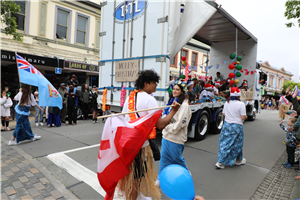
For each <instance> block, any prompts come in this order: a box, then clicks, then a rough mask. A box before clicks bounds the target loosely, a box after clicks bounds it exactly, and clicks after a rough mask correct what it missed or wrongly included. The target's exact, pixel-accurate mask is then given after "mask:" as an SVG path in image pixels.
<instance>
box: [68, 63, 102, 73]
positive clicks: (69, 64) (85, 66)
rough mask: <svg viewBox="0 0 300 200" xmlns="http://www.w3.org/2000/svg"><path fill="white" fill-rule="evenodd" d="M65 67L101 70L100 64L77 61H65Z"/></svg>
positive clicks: (93, 70) (92, 70)
mask: <svg viewBox="0 0 300 200" xmlns="http://www.w3.org/2000/svg"><path fill="white" fill-rule="evenodd" d="M64 68H66V69H78V70H80V71H89V72H99V66H98V65H91V64H86V63H77V62H71V61H65V62H64Z"/></svg>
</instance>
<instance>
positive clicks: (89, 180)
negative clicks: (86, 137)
mask: <svg viewBox="0 0 300 200" xmlns="http://www.w3.org/2000/svg"><path fill="white" fill-rule="evenodd" d="M97 146H100V144H97V145H92V146H88V147H81V148H76V149H71V150H67V151H62V152H58V153H54V154H49V155H48V156H47V157H46V158H48V159H49V160H50V161H52V162H53V163H54V164H56V165H57V166H58V167H60V168H62V169H64V170H65V171H67V172H68V173H69V174H70V175H72V176H73V177H75V178H76V179H78V180H79V181H83V182H85V183H86V184H88V185H89V186H91V187H92V188H93V189H94V190H95V191H96V192H98V193H99V194H100V195H101V196H103V197H105V195H106V192H105V191H104V190H103V188H102V187H101V185H100V184H99V181H98V177H97V173H95V172H93V171H91V170H89V169H88V168H86V167H84V166H83V165H81V164H79V163H78V162H76V161H75V160H73V159H72V158H70V157H69V156H67V155H65V153H70V152H75V151H80V150H85V149H90V148H94V147H97ZM95 162H96V161H95ZM118 193H119V190H118V188H116V191H115V196H114V199H121V198H119V197H116V196H117V194H118Z"/></svg>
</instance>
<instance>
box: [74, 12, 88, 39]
mask: <svg viewBox="0 0 300 200" xmlns="http://www.w3.org/2000/svg"><path fill="white" fill-rule="evenodd" d="M86 25H87V18H85V17H81V16H78V19H77V37H76V42H77V43H80V44H85V42H86Z"/></svg>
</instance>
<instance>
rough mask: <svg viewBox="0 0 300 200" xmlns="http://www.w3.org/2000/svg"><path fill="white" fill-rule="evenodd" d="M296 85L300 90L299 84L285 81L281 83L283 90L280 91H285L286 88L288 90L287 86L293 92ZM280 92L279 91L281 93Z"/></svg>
mask: <svg viewBox="0 0 300 200" xmlns="http://www.w3.org/2000/svg"><path fill="white" fill-rule="evenodd" d="M296 85H297V86H298V88H300V82H299V83H296V82H295V81H293V80H292V81H288V80H286V81H284V82H283V86H282V88H283V89H282V91H285V90H286V88H288V87H289V86H290V88H291V91H293V90H294V88H295V86H296ZM282 91H281V93H282Z"/></svg>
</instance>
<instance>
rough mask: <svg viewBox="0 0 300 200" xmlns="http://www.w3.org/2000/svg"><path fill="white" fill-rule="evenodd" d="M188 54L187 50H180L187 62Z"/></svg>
mask: <svg viewBox="0 0 300 200" xmlns="http://www.w3.org/2000/svg"><path fill="white" fill-rule="evenodd" d="M188 56H189V52H188V50H185V49H183V50H182V57H186V60H188Z"/></svg>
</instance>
